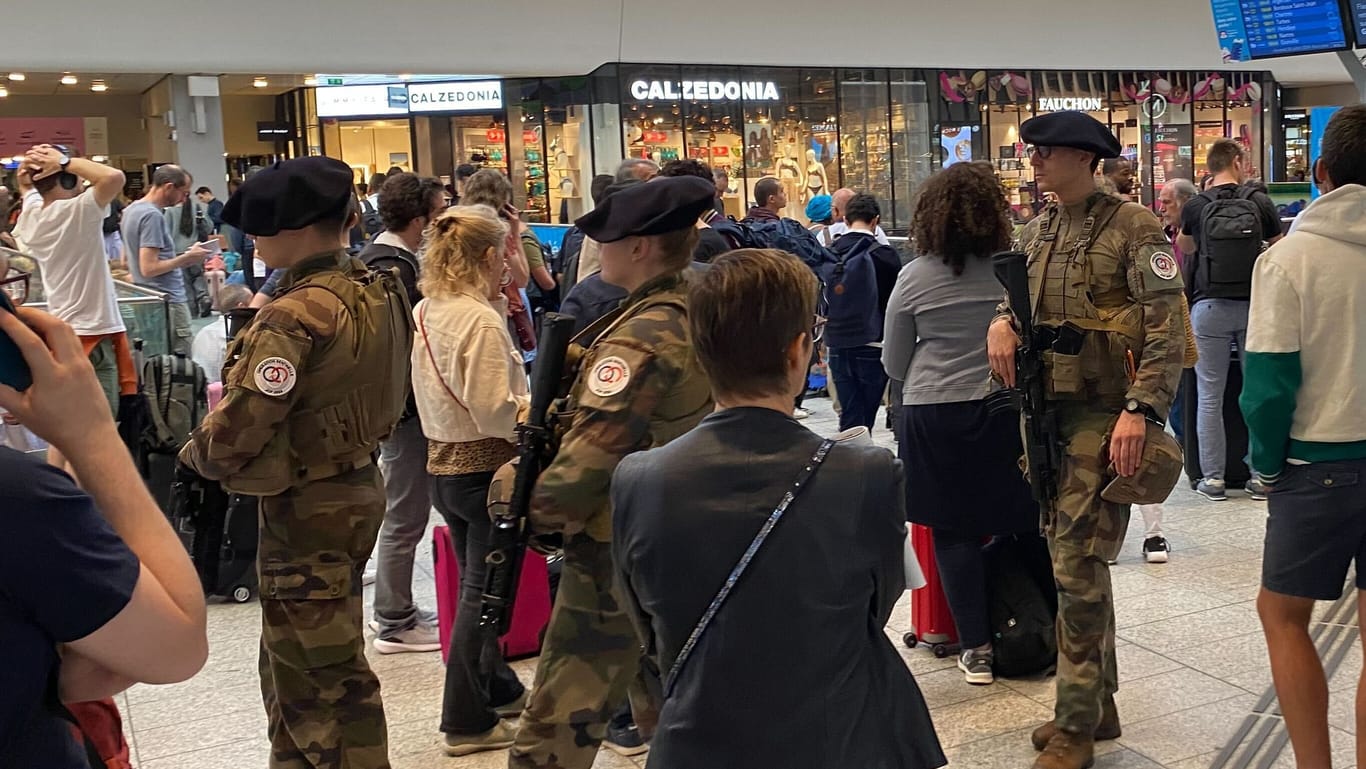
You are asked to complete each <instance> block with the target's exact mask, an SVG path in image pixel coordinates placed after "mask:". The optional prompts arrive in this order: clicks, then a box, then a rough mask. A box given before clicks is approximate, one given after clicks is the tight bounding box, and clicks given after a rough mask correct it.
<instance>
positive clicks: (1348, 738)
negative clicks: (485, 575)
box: [120, 399, 1362, 769]
mask: <svg viewBox="0 0 1366 769" xmlns="http://www.w3.org/2000/svg"><path fill="white" fill-rule="evenodd" d="M808 406H809V407H810V408H811V409H812V411H813V416H812V418H811V420H810V421H809V422H808V425H809V426H810V427H811V428H812V429H814V430H815V431H817V432H819V433H823V434H830V433H834V432H836V430H837V427H836V424H835V420H834V418H833V414H832V413H831V410H830V405H829V402H828V401H826V400H823V399H816V400H813V401H811V402H810V403H809V404H808ZM877 438H878V441H879V443H883V444H885V445H888V446H891V438H890V436H889V435H888V434H887V433H886V431H879V434H878V436H877ZM1264 515H1265V512H1264V503H1256V502H1252V501H1249V500H1247V499H1246V498H1245V497H1243V496H1242V495H1241V494H1235V495H1232V497H1231V498H1230V500H1229V501H1228V502H1224V503H1221V504H1215V503H1210V502H1206V501H1205V500H1203V499H1202V498H1200V497H1197V496H1195V495H1194V494H1193V493H1192V492H1190V491H1188V490H1187V489H1186V487H1185V484H1184V483H1183V484H1182V485H1181V487H1179V488H1178V489H1177V491H1176V492H1175V493H1174V494H1173V496H1172V499H1171V501H1170V502H1169V503H1168V505H1167V518H1166V520H1167V524H1166V529H1167V536H1168V538H1169V539H1170V540H1171V542H1172V545H1173V548H1174V552H1173V554H1172V560H1171V562H1170V563H1168V564H1165V565H1147V564H1145V563H1144V562H1143V560H1142V558H1141V556H1140V554H1139V552H1138V547H1139V543H1140V542H1141V540H1142V526H1141V524H1142V521H1141V519H1140V516H1138V515H1137V513H1135V515H1134V521H1133V523H1132V524H1131V526H1130V530H1129V539H1128V543H1127V544H1126V546H1125V552H1124V554H1123V556H1122V557H1121V559H1120V562H1119V565H1117V566H1115V567H1114V568H1113V578H1114V586H1115V595H1116V606H1117V625H1118V628H1119V630H1118V636H1119V640H1118V645H1119V648H1118V655H1119V666H1120V681H1121V690H1120V693H1119V695H1118V697H1117V700H1118V705H1119V712H1120V715H1121V718H1122V720H1123V724H1124V736H1123V737H1122V738H1121V739H1119V740H1116V741H1115V742H1111V743H1102V744H1101V746H1100V751H1101V752H1102V753H1103V755H1101V756H1100V757H1099V758H1098V759H1097V762H1096V766H1097V767H1100V768H1101V769H1155V768H1157V767H1169V768H1170V769H1206V768H1207V767H1210V766H1211V765H1212V764H1213V763H1214V762H1215V759H1216V757H1217V756H1218V754H1219V751H1220V750H1221V749H1222V748H1223V747H1224V746H1225V744H1226V743H1228V742H1229V741H1230V737H1231V736H1232V735H1234V734H1235V732H1237V731H1238V729H1239V726H1240V725H1242V724H1243V723H1244V721H1245V720H1246V719H1247V718H1248V715H1249V713H1250V712H1252V710H1253V709H1254V707H1255V706H1256V705H1257V702H1258V700H1259V699H1260V698H1261V697H1262V695H1263V694H1264V693H1265V691H1266V689H1267V687H1268V686H1269V685H1270V683H1271V674H1270V671H1269V669H1268V665H1267V657H1266V650H1265V646H1264V645H1263V642H1262V636H1261V631H1260V628H1259V625H1258V622H1257V617H1256V612H1255V610H1254V605H1253V599H1254V597H1255V595H1256V586H1257V582H1258V577H1259V568H1260V562H1261V547H1262V532H1263V517H1264ZM417 564H418V572H417V577H416V580H415V581H416V582H417V584H416V585H415V586H414V587H415V591H416V594H417V596H418V601H419V603H420V604H421V605H423V606H425V607H433V606H434V604H435V601H434V592H435V588H434V585H433V582H432V573H431V553H430V548H429V547H428V546H427V545H426V544H425V543H424V545H423V547H422V549H421V550H420V552H419V554H418V558H417ZM906 603H907V602H905V601H903V606H902V607H900V608H899V609H898V610H897V612H896V613H895V614H894V617H893V620H892V622H891V626H890V627H889V628H888V629H887V632H888V633H889V635H891V637H892V638H893V640H894V642H895V644H896V646H897V648H898V649H900V651H901V654H902V656H903V657H904V658H905V660H906V663H907V665H909V666H910V668H911V670H912V672H914V673H915V675H916V678H917V680H918V682H919V684H920V687H921V689H922V690H923V691H924V693H925V696H926V698H927V699H928V701H929V704H930V706H931V708H932V709H933V713H934V720H935V724H936V726H937V728H938V731H939V736H940V740H941V741H942V743H943V745H944V749H945V751H946V753H947V754H948V757H949V760H950V765H951V766H954V767H969V768H971V769H992V768H993V767H1012V768H1021V769H1022V768H1023V767H1028V766H1029V765H1030V763H1031V762H1032V761H1033V757H1034V755H1035V754H1034V752H1033V750H1032V749H1031V748H1030V746H1029V741H1028V734H1029V731H1030V730H1031V729H1032V728H1033V727H1035V726H1037V725H1038V724H1039V723H1040V722H1042V721H1044V720H1047V719H1048V718H1050V717H1051V713H1052V702H1053V683H1052V679H1045V678H1037V679H1029V680H1014V681H1000V682H998V683H997V684H996V685H994V686H990V687H973V686H968V685H967V684H965V683H964V682H963V679H962V675H961V674H960V673H959V672H958V671H957V670H956V669H955V667H954V663H953V660H952V659H944V660H941V659H936V658H935V657H934V656H933V654H932V653H931V652H930V651H928V650H926V649H925V648H923V647H922V648H919V649H914V650H912V649H906V648H904V647H903V646H902V645H901V643H900V640H899V639H900V638H901V635H902V633H904V632H905V631H906V630H907V629H908V627H909V625H910V614H909V609H908V608H907V606H906ZM1328 608H1329V607H1328V605H1327V604H1325V605H1323V606H1322V607H1320V616H1323V614H1324V613H1326V612H1327V610H1328ZM1348 622H1349V624H1351V625H1352V626H1353V629H1354V626H1355V616H1354V613H1353V616H1352V617H1351V619H1350V620H1349V621H1348ZM257 623H258V609H257V607H256V606H255V605H254V604H250V605H242V606H239V605H230V604H224V605H215V606H212V607H211V608H210V612H209V632H210V640H211V642H212V652H211V655H210V660H209V664H208V666H207V668H206V669H205V670H204V671H203V672H202V673H201V674H200V675H199V676H198V677H196V678H195V679H193V680H191V681H189V682H188V683H185V684H181V685H178V686H163V687H150V686H140V687H137V688H134V689H132V690H130V691H129V692H128V693H127V694H126V695H124V696H123V697H122V698H121V702H120V704H121V705H122V706H123V707H124V711H125V714H126V716H127V728H128V730H129V732H130V734H131V737H132V740H131V741H132V743H133V745H134V748H135V751H136V753H135V758H136V760H137V766H139V767H142V769H220V767H222V768H224V769H226V768H227V767H232V768H233V769H239V768H240V767H254V766H265V763H266V741H265V736H264V734H265V720H264V717H263V715H262V712H261V706H260V695H259V690H258V687H257V673H256V649H257V640H256V637H257ZM1349 638H1350V641H1351V647H1350V649H1348V650H1347V651H1346V656H1345V658H1344V659H1343V662H1342V664H1341V666H1340V667H1339V669H1338V670H1337V672H1336V674H1335V675H1334V676H1333V678H1332V679H1331V686H1330V688H1331V689H1332V691H1333V703H1332V714H1331V715H1332V724H1333V726H1332V728H1333V737H1334V744H1335V747H1336V748H1337V753H1338V755H1337V756H1336V758H1337V761H1336V763H1335V766H1337V767H1339V769H1341V768H1342V767H1348V766H1351V765H1352V764H1353V763H1354V758H1353V748H1352V743H1353V733H1354V731H1355V723H1354V720H1353V715H1352V691H1353V687H1354V686H1355V683H1356V680H1357V677H1358V675H1359V672H1360V670H1361V664H1362V657H1361V647H1360V645H1359V643H1358V642H1357V641H1356V637H1355V635H1354V634H1352V635H1350V636H1349ZM370 659H371V661H372V663H373V665H374V667H375V670H376V671H377V672H378V674H379V677H380V681H381V683H382V685H383V692H384V703H385V709H386V712H387V715H388V721H389V732H390V750H391V754H392V757H393V763H394V767H395V769H418V768H422V769H426V768H427V767H448V768H449V769H485V768H486V767H502V766H505V765H506V757H505V755H504V754H502V753H492V754H484V755H481V756H474V757H470V758H464V759H453V758H447V757H446V756H445V755H444V754H442V752H441V750H440V744H441V743H440V739H439V735H438V733H437V720H438V716H439V710H440V704H441V685H442V671H441V662H440V657H439V655H437V654H402V655H394V656H383V655H379V654H374V653H373V652H372V653H371V657H370ZM515 667H516V669H517V671H518V673H519V674H520V675H522V677H523V678H524V679H525V680H528V681H529V680H530V677H531V675H532V673H533V671H534V662H533V661H526V662H519V663H517V664H516V665H515ZM1273 720H1274V719H1273ZM644 764H645V761H644V758H643V757H642V759H641V760H638V761H632V760H628V759H623V758H620V757H617V756H616V755H614V754H612V753H609V752H606V751H604V752H602V753H601V754H599V757H598V761H597V763H596V764H595V766H596V767H598V768H599V769H625V768H629V767H637V766H644ZM1269 765H1270V766H1272V767H1278V768H1279V767H1291V766H1293V765H1294V762H1293V759H1292V757H1291V755H1290V751H1289V748H1288V747H1287V748H1286V749H1285V750H1284V751H1283V753H1282V754H1281V755H1280V756H1279V758H1277V759H1276V760H1275V761H1274V763H1271V764H1269Z"/></svg>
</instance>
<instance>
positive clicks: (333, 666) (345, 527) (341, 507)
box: [257, 465, 389, 769]
mask: <svg viewBox="0 0 1366 769" xmlns="http://www.w3.org/2000/svg"><path fill="white" fill-rule="evenodd" d="M260 509H261V514H260V521H261V539H260V550H259V552H258V554H257V568H258V569H259V571H260V577H261V608H262V618H261V657H260V669H261V695H262V698H263V699H264V702H265V707H266V719H267V727H268V733H269V735H270V747H271V755H270V764H269V765H270V766H271V767H272V768H273V769H388V767H389V747H388V735H387V729H386V726H385V722H384V706H383V704H382V703H381V702H380V693H379V679H378V678H376V677H375V674H374V671H372V670H371V669H370V663H369V662H367V661H366V659H365V636H364V633H363V631H362V630H361V620H362V613H363V608H362V597H361V571H362V570H363V569H364V567H365V562H366V559H368V558H369V557H370V551H371V550H372V549H373V548H374V545H375V539H376V537H377V536H378V534H379V526H380V522H381V521H382V519H383V518H384V487H383V485H382V484H381V483H380V479H379V471H378V470H377V469H376V468H375V467H374V466H373V465H372V466H369V467H363V468H360V469H358V470H352V471H350V472H348V473H343V474H342V475H339V476H336V477H334V478H329V479H326V480H323V481H315V482H313V483H310V484H308V485H306V486H303V487H301V488H297V489H293V490H291V491H288V492H286V493H284V494H281V495H278V496H274V497H263V498H262V499H261V508H260Z"/></svg>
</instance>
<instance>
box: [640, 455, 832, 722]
mask: <svg viewBox="0 0 1366 769" xmlns="http://www.w3.org/2000/svg"><path fill="white" fill-rule="evenodd" d="M835 443H836V441H834V440H832V439H829V438H827V439H826V440H823V441H821V445H820V447H819V448H817V449H816V453H815V454H813V455H812V456H811V459H810V460H809V461H808V462H807V463H806V465H805V466H804V467H803V468H802V470H801V472H799V473H797V480H796V481H795V482H794V483H793V484H792V485H791V486H789V487H788V489H787V491H786V492H784V493H783V498H782V499H781V500H780V501H779V502H778V506H777V507H775V508H773V512H772V513H770V514H769V516H768V518H767V519H765V520H764V524H763V525H762V526H760V527H759V533H758V534H755V535H754V541H752V542H750V543H749V547H747V548H745V552H744V553H743V554H742V555H741V556H740V560H739V561H738V562H736V564H735V568H733V569H731V571H730V576H728V577H726V581H725V582H723V583H721V589H720V590H719V591H717V593H716V597H715V598H713V599H712V600H711V604H710V605H708V606H707V610H706V611H705V612H703V613H702V618H701V619H699V620H698V621H697V626H696V627H694V628H693V631H692V633H691V634H690V635H689V636H688V640H687V641H686V642H684V644H683V648H682V649H680V650H679V652H678V657H677V658H675V659H674V664H673V666H672V667H670V668H669V676H668V678H666V679H664V682H663V685H662V686H661V685H660V683H659V666H658V665H657V664H656V663H655V658H654V654H652V653H649V652H647V653H646V654H645V656H644V660H643V662H642V665H643V667H644V670H645V673H646V675H645V682H646V687H647V688H648V689H649V690H650V694H651V695H652V696H653V697H654V698H655V699H656V701H657V702H660V703H663V702H664V701H665V700H667V699H668V698H669V697H670V696H671V695H672V694H673V690H674V686H675V685H676V684H677V683H678V677H679V675H681V674H682V673H683V669H684V668H685V667H686V666H687V664H688V660H689V659H690V658H691V657H692V653H693V650H694V649H696V648H697V643H698V641H700V640H702V635H703V634H704V633H706V632H707V628H708V627H709V626H710V625H711V622H712V620H713V619H715V618H716V612H718V611H719V610H720V609H721V606H722V604H724V603H725V602H726V599H727V598H729V597H730V594H731V591H733V590H734V589H735V585H736V583H738V582H739V581H740V577H742V576H744V573H745V570H746V569H748V568H749V565H750V563H751V562H753V560H754V556H755V555H757V554H758V553H759V548H761V547H763V545H764V542H765V541H767V540H768V535H769V534H772V533H773V529H774V527H775V526H777V525H778V521H780V520H782V518H783V514H784V513H786V512H787V508H788V507H790V506H791V505H792V502H793V500H795V499H796V498H797V496H798V495H799V494H801V492H802V489H804V488H806V485H807V483H808V482H809V481H810V480H811V476H813V475H815V474H816V471H817V470H818V469H820V466H821V463H823V462H824V461H825V457H826V455H827V454H829V453H830V448H831V447H832V446H834V445H835Z"/></svg>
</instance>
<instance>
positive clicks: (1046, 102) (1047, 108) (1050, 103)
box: [1039, 96, 1105, 112]
mask: <svg viewBox="0 0 1366 769" xmlns="http://www.w3.org/2000/svg"><path fill="white" fill-rule="evenodd" d="M1102 109H1105V102H1104V100H1103V99H1101V98H1100V97H1099V96H1083V97H1080V98H1076V99H1073V98H1070V97H1067V98H1061V97H1054V96H1045V97H1042V98H1040V99H1039V111H1040V112H1066V111H1068V110H1077V111H1079V112H1099V111H1100V110H1102Z"/></svg>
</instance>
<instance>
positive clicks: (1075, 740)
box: [1034, 729, 1096, 769]
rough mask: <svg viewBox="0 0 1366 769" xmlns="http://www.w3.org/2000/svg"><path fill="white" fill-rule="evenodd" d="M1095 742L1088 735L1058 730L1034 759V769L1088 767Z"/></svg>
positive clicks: (1091, 759)
mask: <svg viewBox="0 0 1366 769" xmlns="http://www.w3.org/2000/svg"><path fill="white" fill-rule="evenodd" d="M1095 762H1096V743H1095V741H1094V740H1092V739H1090V738H1089V737H1083V736H1081V735H1079V734H1072V733H1071V732H1068V731H1063V730H1061V729H1060V730H1058V731H1057V732H1056V733H1054V735H1053V739H1051V740H1049V741H1048V744H1047V745H1045V746H1044V749H1043V753H1040V754H1039V757H1038V758H1037V759H1035V761H1034V769H1090V766H1091V765H1092V764H1094V763H1095Z"/></svg>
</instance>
